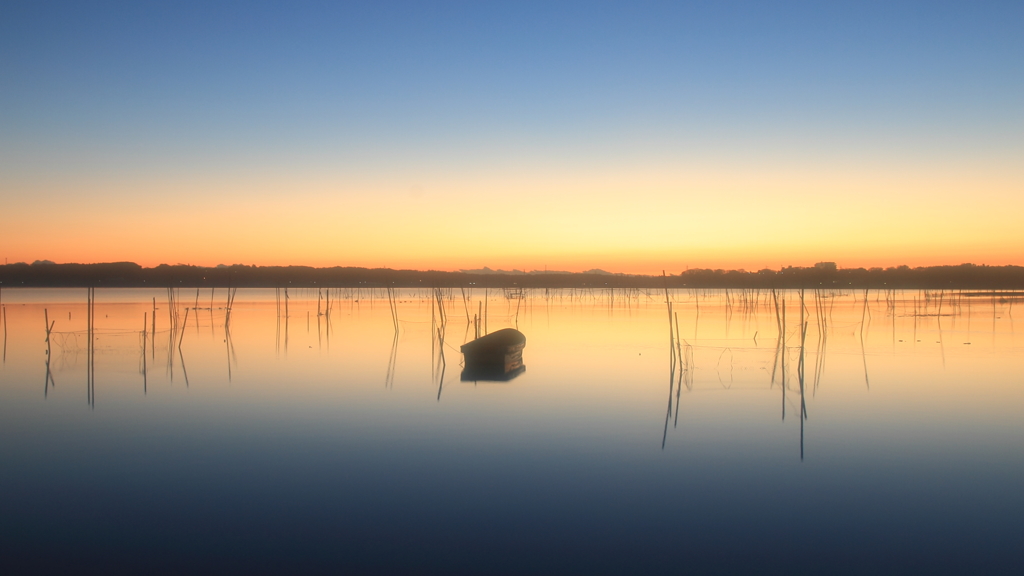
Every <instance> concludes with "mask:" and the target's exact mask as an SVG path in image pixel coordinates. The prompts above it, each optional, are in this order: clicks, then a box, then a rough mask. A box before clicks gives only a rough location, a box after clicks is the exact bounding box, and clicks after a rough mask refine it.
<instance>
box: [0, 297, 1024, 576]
mask: <svg viewBox="0 0 1024 576" xmlns="http://www.w3.org/2000/svg"><path fill="white" fill-rule="evenodd" d="M328 295H329V299H330V300H329V302H328ZM668 299H669V300H670V301H671V303H672V309H671V312H669V308H668V306H667V305H666V294H665V292H664V291H661V292H659V291H657V290H652V291H621V290H616V291H608V290H604V291H601V290H590V291H579V290H577V291H572V290H562V291H554V290H552V291H543V290H541V291H537V290H534V291H530V292H523V293H520V292H505V291H495V290H490V291H487V292H485V291H484V290H480V289H475V290H469V289H466V290H460V289H455V290H442V291H440V292H435V291H430V290H415V291H414V290H399V291H396V292H394V294H393V304H392V301H389V295H388V293H387V291H384V290H380V289H377V290H369V289H363V290H354V289H352V290H347V289H346V290H339V289H331V290H319V291H318V290H309V289H305V290H299V289H290V290H289V291H288V294H287V299H285V295H284V291H277V290H273V289H270V290H257V289H248V290H246V289H243V290H238V291H237V292H235V293H234V299H233V301H231V302H229V294H228V293H227V291H226V290H224V289H218V290H214V291H212V293H211V291H210V290H209V289H203V290H201V291H199V293H198V294H197V293H196V291H195V290H194V289H192V290H189V289H180V290H176V291H174V292H170V293H169V292H168V291H167V290H143V289H138V290H133V289H123V290H122V289H98V290H96V291H95V303H94V304H93V306H92V314H93V317H94V321H93V323H92V326H91V328H90V326H89V325H88V324H89V323H88V316H89V309H88V306H87V291H86V290H85V289H31V290H30V289H4V290H3V292H2V304H3V307H4V309H5V313H6V340H5V344H4V346H5V348H4V354H5V356H4V361H3V364H2V367H0V461H2V464H3V465H2V467H0V541H2V542H3V544H2V545H0V546H2V548H3V554H2V558H3V560H2V562H3V563H4V564H6V565H7V566H8V567H9V568H13V569H16V570H18V571H29V570H39V569H52V570H81V569H84V568H95V567H103V568H108V569H122V570H149V571H168V572H181V571H186V570H187V571H194V570H199V571H214V570H218V569H225V568H231V569H235V570H247V571H251V572H264V571H266V572H280V571H285V570H288V571H293V570H302V571H306V572H332V573H336V572H338V571H343V570H347V571H350V572H355V573H395V572H407V573H423V572H449V573H545V572H547V573H553V572H562V573H587V574H591V573H627V572H643V571H654V570H672V571H684V570H685V571H694V572H702V573H731V572H748V573H749V572H759V573H771V572H780V573H781V572H786V573H793V572H796V573H805V572H806V573H810V572H828V573H905V572H908V571H911V570H913V571H920V572H931V573H963V572H968V571H970V572H985V573H1020V571H1021V570H1022V569H1024V552H1022V550H1021V547H1020V545H1019V543H1020V541H1021V539H1022V537H1024V494H1022V491H1021V490H1020V487H1021V485H1022V481H1024V435H1022V433H1024V420H1022V418H1021V413H1022V409H1024V379H1022V374H1024V337H1022V336H1021V335H1018V334H1017V333H1016V327H1015V324H1014V314H1019V313H1020V311H1021V304H1022V303H1024V300H1020V296H1019V295H1016V294H1005V293H1003V294H991V293H967V292H952V293H951V292H943V293H938V292H911V291H907V292H884V291H882V292H875V291H873V292H869V293H866V294H865V293H863V292H857V293H850V292H827V293H826V292H815V291H805V292H803V293H802V294H801V292H799V291H788V292H778V293H774V294H773V293H772V292H765V291H760V292H743V291H729V292H726V291H672V292H671V293H670V294H668ZM154 308H155V320H156V322H155V326H154V322H153V320H154ZM396 316H397V322H396ZM46 319H48V320H49V321H50V322H52V331H51V333H50V336H49V343H47V333H46ZM670 320H671V322H670ZM477 324H479V328H478V327H477ZM396 326H397V331H396ZM505 327H514V328H518V329H519V330H520V331H522V332H523V333H524V334H525V335H526V337H527V345H526V349H525V351H524V354H523V358H524V362H525V364H526V367H527V368H526V371H525V373H523V374H522V375H520V376H519V377H517V378H515V379H513V380H511V381H509V382H472V381H469V382H464V381H461V379H460V372H461V365H460V364H461V363H462V356H461V354H460V353H459V346H460V345H461V344H463V343H465V342H466V341H468V340H471V339H472V338H473V337H474V335H475V333H476V331H477V330H478V329H479V331H480V332H493V331H494V330H497V329H499V328H505ZM90 334H91V342H92V346H91V347H90V345H89V342H90ZM48 347H49V353H47V350H48Z"/></svg>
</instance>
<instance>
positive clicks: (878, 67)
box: [0, 0, 1024, 273]
mask: <svg viewBox="0 0 1024 576" xmlns="http://www.w3.org/2000/svg"><path fill="white" fill-rule="evenodd" d="M1021 22H1024V3H1021V2H939V1H929V2H893V1H888V2H877V3H875V2H849V3H843V2H771V3H769V2H693V3H687V2H599V1H594V0H591V1H586V2H528V1H516V2H504V3H499V2H424V1H421V2H384V1H380V2H363V3H357V2H294V1H293V2H195V3H190V2H144V1H135V2H123V3H118V2H20V1H7V2H4V3H2V4H0V256H2V257H4V258H5V260H6V261H9V262H17V261H27V262H31V261H33V260H37V259H40V260H41V259H48V260H52V261H56V262H109V261H134V262H137V263H139V264H142V265H144V266H153V265H157V264H160V263H169V264H175V263H188V264H198V265H216V264H221V263H223V264H234V263H244V264H258V265H288V264H296V265H311V266H368V267H391V268H414V269H439V270H456V269H461V268H480V267H483V266H489V267H491V268H504V269H511V268H518V269H527V270H533V269H538V270H539V269H544V268H547V269H550V270H571V271H580V270H587V269H591V268H601V269H605V270H610V271H616V272H627V273H660V271H661V270H668V271H670V272H678V271H681V270H684V269H686V268H696V267H700V268H745V269H748V270H756V269H761V268H765V267H768V268H774V269H777V268H779V267H780V266H789V265H793V266H809V265H813V264H814V263H815V262H819V261H834V262H837V263H838V264H839V266H841V267H858V266H866V267H869V266H895V265H901V264H907V265H911V266H922V265H935V264H959V263H962V262H973V263H976V264H990V265H1003V264H1017V265H1024V249H1022V247H1024V225H1022V222H1024V218H1022V217H1021V214H1024V58H1022V55H1024V34H1021V33H1020V24H1021Z"/></svg>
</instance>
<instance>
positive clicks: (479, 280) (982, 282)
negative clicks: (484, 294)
mask: <svg viewBox="0 0 1024 576" xmlns="http://www.w3.org/2000/svg"><path fill="white" fill-rule="evenodd" d="M0 286H3V287H15V286H26V287H29V286H32V287H46V286H52V287H60V286H63V287H86V286H94V287H96V286H99V287H102V286H119V287H146V286H153V287H190V288H195V287H267V288H274V287H289V286H297V287H314V288H315V287H332V288H346V287H348V288H355V287H384V286H393V287H405V288H408V287H460V286H462V287H489V288H515V287H519V288H647V289H651V288H664V287H666V286H667V287H669V288H761V289H764V288H819V289H846V290H849V289H864V288H874V289H936V290H940V289H1024V267H1021V266H984V265H974V264H960V265H958V266H928V267H918V268H910V267H908V266H898V267H892V268H839V267H837V266H836V265H835V264H834V263H831V262H820V263H818V264H816V265H815V266H813V267H806V268H802V267H793V266H789V267H785V268H782V269H780V270H769V269H764V270H759V271H757V272H747V271H744V270H709V269H699V268H695V269H691V270H685V271H683V272H680V273H679V274H668V275H665V276H645V275H627V274H611V275H610V274H593V273H557V274H472V273H464V272H440V271H433V270H430V271H418V270H391V269H388V268H354V267H340V266H338V267H333V268H312V267H308V266H245V265H234V266H217V267H202V266H189V265H184V264H178V265H174V266H169V265H167V264H161V265H159V266H156V267H153V268H143V267H142V266H139V265H138V264H135V263H133V262H113V263H106V264H54V263H51V262H45V261H44V262H34V263H32V264H24V263H18V264H7V265H3V266H0Z"/></svg>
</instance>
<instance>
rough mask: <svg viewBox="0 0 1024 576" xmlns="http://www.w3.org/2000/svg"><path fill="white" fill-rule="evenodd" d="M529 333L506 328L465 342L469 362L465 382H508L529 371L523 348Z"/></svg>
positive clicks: (465, 370)
mask: <svg viewBox="0 0 1024 576" xmlns="http://www.w3.org/2000/svg"><path fill="white" fill-rule="evenodd" d="M525 346H526V336H525V335H523V333H522V332H520V331H519V330H515V329H513V328H504V329H502V330H498V331H497V332H491V333H490V334H487V335H485V336H481V337H480V338H477V339H476V340H473V341H472V342H467V343H466V344H463V345H462V349H461V350H462V354H463V356H464V357H465V359H466V366H465V368H464V369H463V370H462V381H463V382H479V381H492V382H507V381H509V380H511V379H513V378H515V377H516V376H519V375H520V374H522V373H523V372H525V371H526V366H524V365H523V348H524V347H525Z"/></svg>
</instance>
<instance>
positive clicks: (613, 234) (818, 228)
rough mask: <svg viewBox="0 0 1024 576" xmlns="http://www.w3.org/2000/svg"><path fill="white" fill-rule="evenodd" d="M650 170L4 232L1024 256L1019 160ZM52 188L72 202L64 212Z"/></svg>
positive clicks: (69, 255) (243, 185) (335, 253)
mask: <svg viewBox="0 0 1024 576" xmlns="http://www.w3.org/2000/svg"><path fill="white" fill-rule="evenodd" d="M651 168H652V169H651V170H650V171H635V170H634V171H617V170H614V169H608V170H603V171H602V170H594V171H593V172H592V173H590V174H589V175H588V176H587V177H586V178H582V177H581V178H575V179H574V178H573V176H574V175H575V173H574V172H573V171H566V172H564V173H559V174H537V175H535V176H533V177H525V176H520V177H518V178H512V177H510V176H509V177H508V178H506V176H508V175H505V174H501V173H497V174H490V175H480V174H477V175H475V176H473V177H468V176H461V175H455V174H439V175H437V178H436V180H437V182H436V184H434V185H430V186H420V185H415V184H413V185H408V186H407V184H409V182H413V180H407V181H405V182H403V181H401V180H402V179H401V178H399V179H396V180H395V181H393V182H389V181H382V180H375V179H373V178H370V177H364V178H361V179H360V178H354V179H352V181H343V180H341V179H339V178H337V177H330V175H326V174H325V175H322V176H320V177H309V176H302V175H299V174H277V175H267V174H264V175H261V177H259V178H256V177H252V176H249V177H242V176H232V175H220V176H218V177H211V176H203V177H200V176H193V177H191V178H169V179H167V180H160V181H157V180H155V179H140V180H138V181H129V180H119V179H114V180H104V179H99V178H95V179H82V180H78V181H73V182H72V181H67V180H53V181H49V182H31V183H30V182H13V183H8V184H7V188H8V189H12V188H13V189H14V190H15V192H16V194H15V195H14V197H13V199H12V200H11V201H10V202H8V209H7V211H6V212H7V218H6V221H5V222H4V227H3V230H2V231H0V240H2V246H3V252H4V253H3V256H4V257H5V258H6V259H7V260H8V261H9V262H17V261H27V262H31V261H34V260H37V259H39V260H42V259H46V260H52V261H55V262H110V261H133V262H136V263H138V264H140V265H143V266H147V267H150V266H155V265H158V264H162V263H167V264H176V263H187V264H196V265H202V266H215V265H217V264H235V263H244V264H256V265H306V266H317V267H324V266H359V267H370V268H376V267H387V268H396V269H397V268H402V269H435V270H458V269H474V268H481V267H484V266H487V267H490V268H492V269H498V268H501V269H506V270H511V269H520V270H523V269H525V270H543V269H545V268H546V269H548V270H567V271H573V272H578V271H583V270H588V269H592V268H600V269H603V270H607V271H610V272H624V273H642V274H660V273H661V271H662V270H666V271H669V272H671V273H678V272H679V271H681V270H684V269H686V268H723V269H740V268H742V269H746V270H758V269H761V268H765V267H767V268H771V269H778V268H779V267H780V266H789V265H793V266H810V265H813V264H814V263H815V262H819V261H834V262H837V263H838V264H839V265H840V266H841V267H848V268H855V267H872V266H881V267H888V266H897V265H902V264H906V265H909V266H928V265H941V264H960V263H964V262H972V263H975V264H990V265H1006V264H1016V265H1022V264H1024V253H1022V251H1021V250H1020V248H1019V247H1020V246H1024V230H1022V228H1021V227H1020V226H1019V224H1018V223H1017V215H1019V214H1020V213H1024V199H1022V198H1021V196H1020V195H1019V194H1017V193H1016V191H1017V190H1018V189H1019V185H1018V183H1019V182H1021V181H1024V178H1020V177H1018V175H1017V174H1016V173H1015V172H1016V170H1008V169H1007V167H1006V166H1002V167H999V168H1001V169H1000V170H982V168H984V167H977V166H974V167H971V169H964V168H963V167H962V166H961V167H960V168H959V169H957V168H956V167H955V166H954V167H952V168H947V169H944V170H938V169H933V170H928V171H925V170H923V169H922V170H921V171H919V172H917V173H916V174H913V173H908V172H907V171H902V172H896V173H893V172H891V171H887V170H885V169H883V168H880V167H877V166H876V170H874V171H870V170H862V171H861V172H859V173H858V172H856V171H855V170H852V169H845V170H840V169H839V167H835V170H832V171H829V172H828V173H816V172H814V171H812V170H808V169H805V170H803V171H800V170H798V168H799V167H790V170H786V169H784V168H783V167H779V166H773V167H771V168H768V167H761V168H760V169H759V170H749V169H748V170H747V171H746V172H742V171H736V172H735V173H733V172H730V171H729V170H727V169H726V167H722V166H719V167H718V168H714V169H712V168H701V169H698V168H697V167H690V169H689V170H685V169H680V168H678V167H677V168H675V169H671V168H670V167H666V166H652V167H651ZM748 168H749V167H748ZM804 168H806V167H804ZM659 174H660V176H659ZM734 174H738V175H734ZM982 187H983V188H982ZM140 190H144V191H145V193H144V194H142V193H140V192H139V191H140ZM296 190H301V192H296ZM966 190H975V191H978V192H977V193H976V194H974V195H969V194H965V193H964V191H966ZM50 196H52V197H54V198H58V197H63V198H64V200H63V201H61V202H54V203H50V202H47V201H46V200H47V197H50ZM975 197H977V198H980V199H984V201H975V200H974V199H973V198H975ZM68 198H71V199H70V200H68ZM154 198H167V199H168V201H167V202H157V201H154V200H153V199H154Z"/></svg>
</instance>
